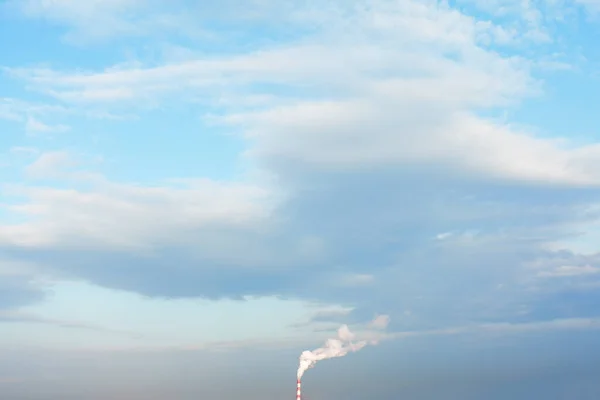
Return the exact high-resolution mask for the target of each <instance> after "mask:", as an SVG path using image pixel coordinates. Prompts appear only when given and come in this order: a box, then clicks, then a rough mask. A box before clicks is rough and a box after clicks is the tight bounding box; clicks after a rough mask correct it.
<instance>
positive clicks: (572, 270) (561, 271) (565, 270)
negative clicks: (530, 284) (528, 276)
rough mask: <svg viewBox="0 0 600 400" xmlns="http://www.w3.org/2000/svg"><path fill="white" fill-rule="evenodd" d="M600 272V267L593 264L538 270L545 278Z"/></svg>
mask: <svg viewBox="0 0 600 400" xmlns="http://www.w3.org/2000/svg"><path fill="white" fill-rule="evenodd" d="M596 274H600V268H598V267H592V266H591V265H581V266H577V265H562V266H560V267H557V268H554V269H553V270H551V271H540V272H538V274H537V275H538V276H539V277H544V278H561V277H571V276H588V275H596Z"/></svg>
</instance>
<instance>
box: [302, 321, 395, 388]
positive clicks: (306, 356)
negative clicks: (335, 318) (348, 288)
mask: <svg viewBox="0 0 600 400" xmlns="http://www.w3.org/2000/svg"><path fill="white" fill-rule="evenodd" d="M388 322H389V317H388V316H387V315H380V316H378V317H377V318H375V319H374V320H373V321H372V322H371V323H369V327H371V328H375V329H385V328H386V327H387V324H388ZM337 336H338V337H337V338H334V339H327V341H326V342H325V345H324V346H323V347H320V348H318V349H315V350H312V351H310V350H305V351H303V352H302V354H300V363H299V366H298V380H300V379H301V378H302V375H304V373H305V372H306V370H307V369H310V368H313V367H314V366H315V364H316V363H317V361H321V360H326V359H328V358H335V357H343V356H345V355H346V354H348V353H350V352H355V351H358V350H360V349H362V348H363V347H365V346H366V345H367V344H376V343H377V342H376V341H375V340H371V341H366V340H360V341H358V342H354V341H353V340H354V337H355V335H354V333H352V332H351V331H350V329H349V328H348V325H342V326H341V327H340V328H339V329H338V332H337Z"/></svg>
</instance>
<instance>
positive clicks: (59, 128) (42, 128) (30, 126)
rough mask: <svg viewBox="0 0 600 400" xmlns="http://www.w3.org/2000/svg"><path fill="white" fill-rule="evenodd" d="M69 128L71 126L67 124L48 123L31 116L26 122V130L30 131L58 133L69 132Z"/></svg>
mask: <svg viewBox="0 0 600 400" xmlns="http://www.w3.org/2000/svg"><path fill="white" fill-rule="evenodd" d="M69 129H70V128H69V127H68V126H66V125H54V126H51V125H47V124H45V123H43V122H41V121H38V120H37V119H35V118H33V117H29V118H28V119H27V123H26V124H25V130H26V131H27V132H28V133H58V132H67V131H69Z"/></svg>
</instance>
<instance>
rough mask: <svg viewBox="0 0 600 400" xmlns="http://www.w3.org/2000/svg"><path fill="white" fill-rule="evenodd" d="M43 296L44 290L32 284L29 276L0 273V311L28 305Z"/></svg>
mask: <svg viewBox="0 0 600 400" xmlns="http://www.w3.org/2000/svg"><path fill="white" fill-rule="evenodd" d="M43 298H44V292H43V291H42V290H41V289H40V287H38V286H36V285H33V284H32V283H31V282H30V278H29V277H23V276H3V275H1V274H0V311H1V310H3V309H10V308H15V307H19V306H24V305H30V304H33V303H36V302H38V301H40V300H42V299H43Z"/></svg>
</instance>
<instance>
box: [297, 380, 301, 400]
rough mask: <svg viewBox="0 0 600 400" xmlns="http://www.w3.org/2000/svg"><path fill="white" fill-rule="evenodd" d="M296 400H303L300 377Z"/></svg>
mask: <svg viewBox="0 0 600 400" xmlns="http://www.w3.org/2000/svg"><path fill="white" fill-rule="evenodd" d="M296 400H302V393H301V390H300V379H298V386H297V389H296Z"/></svg>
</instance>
